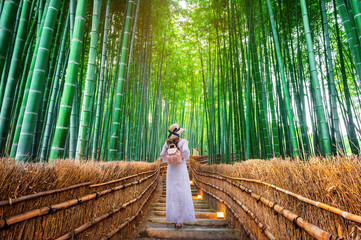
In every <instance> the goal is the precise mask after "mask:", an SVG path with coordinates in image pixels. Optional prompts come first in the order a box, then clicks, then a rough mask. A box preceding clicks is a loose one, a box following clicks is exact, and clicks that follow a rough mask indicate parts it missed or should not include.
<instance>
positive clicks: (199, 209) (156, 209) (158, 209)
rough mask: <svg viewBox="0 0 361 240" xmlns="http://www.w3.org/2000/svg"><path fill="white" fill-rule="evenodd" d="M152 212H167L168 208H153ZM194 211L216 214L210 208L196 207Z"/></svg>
mask: <svg viewBox="0 0 361 240" xmlns="http://www.w3.org/2000/svg"><path fill="white" fill-rule="evenodd" d="M152 210H154V211H165V210H166V208H165V206H164V207H152ZM194 211H196V212H214V210H213V209H210V208H197V207H194Z"/></svg>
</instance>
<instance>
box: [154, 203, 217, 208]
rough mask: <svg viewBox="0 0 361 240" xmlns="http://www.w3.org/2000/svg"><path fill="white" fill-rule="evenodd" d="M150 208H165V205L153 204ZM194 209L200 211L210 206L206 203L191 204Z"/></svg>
mask: <svg viewBox="0 0 361 240" xmlns="http://www.w3.org/2000/svg"><path fill="white" fill-rule="evenodd" d="M152 206H154V207H165V206H166V203H153V204H152ZM193 206H194V208H201V209H209V208H210V206H209V205H208V203H195V202H194V203H193Z"/></svg>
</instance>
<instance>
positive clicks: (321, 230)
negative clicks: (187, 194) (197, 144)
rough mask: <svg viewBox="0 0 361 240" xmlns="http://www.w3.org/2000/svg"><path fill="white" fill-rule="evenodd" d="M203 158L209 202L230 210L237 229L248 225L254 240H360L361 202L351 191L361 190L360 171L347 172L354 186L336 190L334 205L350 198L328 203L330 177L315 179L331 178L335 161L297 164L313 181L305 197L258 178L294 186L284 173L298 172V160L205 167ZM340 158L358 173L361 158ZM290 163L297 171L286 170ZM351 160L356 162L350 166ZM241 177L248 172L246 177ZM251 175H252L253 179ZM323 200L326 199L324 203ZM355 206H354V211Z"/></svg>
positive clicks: (199, 179)
mask: <svg viewBox="0 0 361 240" xmlns="http://www.w3.org/2000/svg"><path fill="white" fill-rule="evenodd" d="M200 160H201V159H199V158H193V159H192V160H191V171H192V174H193V178H194V183H195V185H196V186H197V187H198V188H200V189H201V192H202V193H203V197H204V198H205V199H206V200H208V201H210V202H211V203H212V205H217V206H213V207H216V208H221V209H222V208H226V209H225V211H226V215H227V216H228V218H230V219H231V223H232V225H233V227H239V228H240V229H243V230H244V231H245V232H246V234H247V236H248V237H249V238H250V239H327V240H329V239H361V217H360V211H361V208H359V209H358V210H357V208H355V207H356V206H360V205H361V200H360V198H358V199H357V200H356V201H352V199H354V198H353V197H352V196H349V195H350V193H353V194H355V195H356V197H357V196H359V192H357V191H358V188H361V184H360V181H359V180H360V178H359V177H360V176H361V174H359V175H357V173H354V172H351V175H347V176H346V175H345V174H344V181H345V182H350V181H351V180H350V179H349V178H353V180H352V181H354V184H353V185H349V186H350V187H349V192H344V191H342V192H333V193H334V194H333V196H331V199H332V201H333V203H340V202H341V200H340V199H338V198H341V199H342V200H345V198H346V196H347V197H348V198H350V199H351V200H349V201H347V202H345V204H342V205H341V204H330V203H328V202H329V201H328V198H329V197H330V196H329V195H330V194H329V191H323V192H322V191H320V189H324V187H323V186H322V187H320V185H322V184H326V183H325V182H327V181H325V182H321V181H318V182H316V181H315V179H316V177H317V176H319V177H320V176H321V178H320V179H323V178H324V179H328V177H330V176H325V175H330V174H331V173H330V172H331V171H330V169H331V168H335V166H334V165H337V161H338V160H335V162H331V163H327V162H322V161H320V162H318V164H319V165H317V166H316V165H315V163H314V162H311V163H298V164H299V165H298V166H297V168H298V172H299V174H301V175H305V176H307V177H309V179H310V182H309V183H308V184H307V183H306V182H305V186H307V189H308V192H304V191H301V193H302V194H305V195H306V196H302V195H300V194H296V193H295V192H296V191H295V190H294V192H291V191H289V190H285V188H282V187H278V186H276V184H270V183H267V182H265V181H261V180H258V179H256V176H257V174H259V177H260V178H261V177H264V178H265V179H267V180H268V181H270V182H271V181H272V180H273V183H278V184H280V185H281V186H282V184H281V182H282V181H283V180H286V181H287V182H288V186H292V181H293V179H292V177H291V176H289V177H287V176H285V175H287V174H290V175H295V174H296V172H295V171H296V170H295V169H294V167H295V164H296V163H293V162H289V163H287V161H281V160H275V161H271V162H267V161H254V162H253V161H250V162H248V163H247V162H245V163H241V164H238V165H237V164H236V165H223V164H222V165H210V166H204V165H203V164H201V163H200ZM203 160H204V159H203ZM341 160H342V164H338V165H337V168H338V171H339V172H343V173H344V172H345V171H346V169H347V171H348V172H350V171H351V169H355V170H356V171H357V169H358V171H359V169H360V162H359V161H358V160H355V159H354V160H352V159H351V160H347V159H339V161H341ZM346 161H349V163H347V162H346ZM242 164H243V165H242ZM287 164H289V165H290V166H289V167H291V165H292V168H293V171H290V169H287ZM309 164H312V166H309ZM352 164H355V165H353V167H352V168H351V167H350V166H351V165H352ZM279 165H281V166H279ZM277 167H278V168H280V169H281V170H280V169H277ZM302 168H304V169H303V170H302ZM263 169H265V170H264V171H265V172H267V173H268V174H267V177H265V176H262V174H263V175H265V174H264V173H262V171H263ZM310 169H312V170H310ZM243 171H246V173H243ZM309 171H311V172H312V173H313V174H314V175H315V176H312V175H311V174H310V173H309ZM242 173H243V174H242ZM276 173H277V174H276ZM281 173H282V174H281ZM306 173H308V174H306ZM320 174H324V175H323V176H322V175H320ZM242 175H246V176H247V178H245V177H242ZM250 175H252V176H253V178H250ZM279 178H281V179H279ZM317 179H318V178H317ZM293 184H294V189H297V190H300V189H303V188H301V187H300V186H299V182H295V183H293ZM357 184H358V185H357ZM326 185H327V184H326ZM304 188H306V187H304ZM326 189H327V188H326ZM326 189H325V190H326ZM307 193H308V194H307ZM310 193H312V194H310ZM323 195H325V196H323ZM316 197H317V198H316ZM312 198H314V199H317V200H318V201H316V200H312ZM321 199H322V200H325V202H326V203H323V202H321V201H320V200H321ZM355 205H356V206H355ZM342 209H346V210H342ZM350 210H353V213H351V212H352V211H350Z"/></svg>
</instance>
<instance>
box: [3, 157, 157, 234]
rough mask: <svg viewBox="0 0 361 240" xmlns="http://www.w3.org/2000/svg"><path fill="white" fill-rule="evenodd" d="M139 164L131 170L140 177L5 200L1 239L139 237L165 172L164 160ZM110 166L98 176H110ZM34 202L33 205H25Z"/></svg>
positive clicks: (135, 175) (89, 183)
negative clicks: (140, 221)
mask: <svg viewBox="0 0 361 240" xmlns="http://www.w3.org/2000/svg"><path fill="white" fill-rule="evenodd" d="M114 164H117V163H114ZM124 164H126V165H127V166H128V165H129V163H124ZM137 164H138V163H134V164H130V165H134V166H133V167H134V169H135V170H137V171H138V173H136V174H131V175H127V176H124V177H121V178H118V179H112V180H108V181H104V182H98V183H97V182H94V183H93V184H91V182H85V183H80V184H74V185H71V186H67V187H64V188H59V189H52V190H48V191H42V192H38V193H35V194H29V195H25V196H21V197H19V198H16V199H11V198H10V199H8V200H3V201H1V202H0V203H1V205H0V239H55V238H59V239H69V238H73V237H77V238H79V239H84V238H87V239H100V238H107V239H111V238H113V237H114V238H117V239H119V238H120V239H122V238H123V239H128V238H129V237H130V236H131V235H133V234H134V232H135V231H134V228H135V227H136V225H137V224H138V221H135V220H136V218H137V216H140V215H142V213H143V212H144V208H145V207H147V205H146V203H147V202H149V200H150V198H152V196H153V195H154V194H153V192H154V190H155V189H156V187H157V185H158V181H159V175H160V173H161V169H160V161H157V162H156V163H151V164H149V163H146V164H143V165H142V166H141V167H137V166H138V165H137ZM92 166H93V165H92ZM107 166H108V165H106V166H105V167H104V166H102V168H101V170H100V171H105V172H107V171H110V170H109V169H107ZM93 167H94V166H93ZM110 168H111V169H113V168H112V167H110ZM114 169H115V170H118V169H119V167H118V166H117V167H115V168H114ZM0 170H1V169H0ZM94 170H95V169H94ZM119 170H120V169H119ZM123 170H125V169H123ZM144 170H145V171H144ZM108 173H109V172H108ZM117 174H118V173H117ZM66 195H68V196H67V197H65V196H66ZM36 201H37V202H38V203H37V204H33V205H32V206H28V204H27V203H30V204H31V203H33V202H36Z"/></svg>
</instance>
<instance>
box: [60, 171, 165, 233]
mask: <svg viewBox="0 0 361 240" xmlns="http://www.w3.org/2000/svg"><path fill="white" fill-rule="evenodd" d="M157 172H158V175H157V177H156V178H155V179H154V180H153V182H152V183H150V184H149V186H148V187H147V188H146V189H145V190H144V191H143V192H142V193H141V194H139V196H138V197H136V198H133V199H132V200H130V201H128V202H126V203H123V204H122V205H121V206H120V207H118V208H114V209H112V210H111V211H109V212H107V213H105V214H103V215H101V216H99V217H97V218H95V219H93V220H91V221H89V222H87V223H85V224H83V225H81V226H80V227H78V228H76V229H74V230H72V231H70V232H68V233H66V234H64V235H62V236H61V237H59V238H57V240H64V239H69V238H72V237H74V236H75V235H76V234H79V233H81V232H83V231H85V230H86V229H88V228H90V227H92V226H94V225H95V224H97V223H99V222H101V221H102V220H104V219H106V218H108V217H109V216H111V215H113V214H114V213H117V212H119V211H121V210H122V209H125V208H126V207H127V206H129V205H131V204H132V203H134V202H136V201H138V200H139V199H140V198H142V197H143V196H144V194H145V193H146V192H147V191H148V190H149V188H150V187H151V186H152V185H153V184H154V183H155V182H156V181H158V179H159V171H157ZM152 192H153V191H152ZM147 200H148V199H147Z"/></svg>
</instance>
